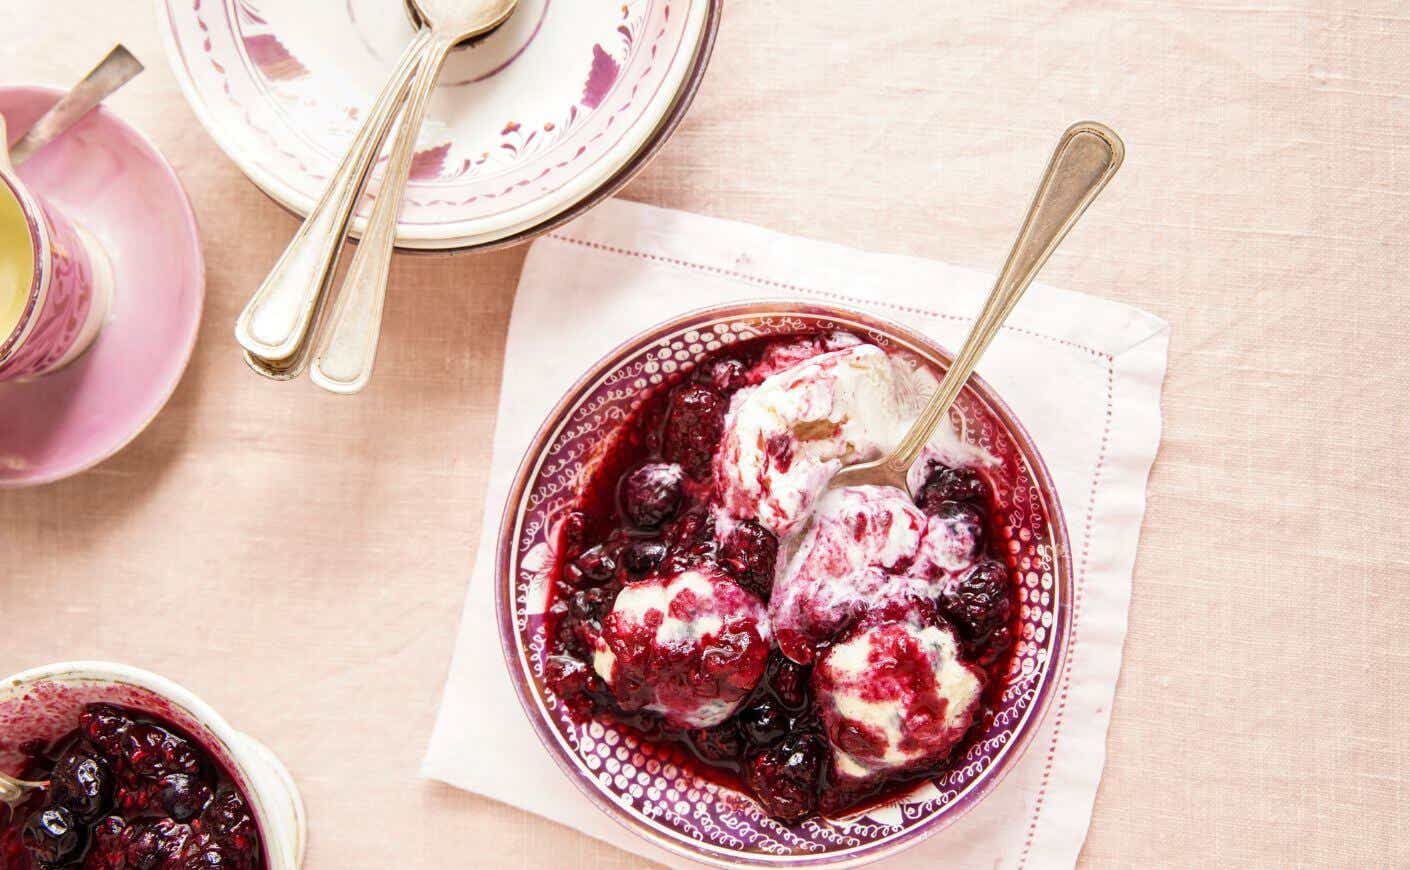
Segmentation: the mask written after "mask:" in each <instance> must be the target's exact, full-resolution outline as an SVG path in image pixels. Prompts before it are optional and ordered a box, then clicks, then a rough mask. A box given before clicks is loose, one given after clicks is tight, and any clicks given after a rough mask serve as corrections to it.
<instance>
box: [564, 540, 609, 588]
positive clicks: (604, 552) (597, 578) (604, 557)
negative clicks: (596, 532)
mask: <svg viewBox="0 0 1410 870" xmlns="http://www.w3.org/2000/svg"><path fill="white" fill-rule="evenodd" d="M573 564H574V565H575V566H576V567H577V569H578V571H579V572H580V573H581V574H582V575H583V577H584V578H586V579H588V580H590V581H592V582H593V583H606V582H607V581H608V580H611V579H612V578H613V577H614V576H616V574H617V559H616V558H615V557H614V556H613V555H612V551H611V550H609V549H608V548H607V546H606V545H604V544H598V545H597V546H595V547H590V548H588V549H587V550H585V551H583V554H582V555H581V556H579V557H578V558H577V559H576V560H575V561H574V562H573Z"/></svg>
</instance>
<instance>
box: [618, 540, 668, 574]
mask: <svg viewBox="0 0 1410 870" xmlns="http://www.w3.org/2000/svg"><path fill="white" fill-rule="evenodd" d="M664 558H666V545H665V544H663V543H661V542H660V541H637V542H636V543H634V544H632V545H631V546H629V547H627V548H626V549H625V550H623V551H622V564H623V565H625V566H626V568H627V570H628V571H630V572H631V573H633V574H635V575H637V576H638V577H644V576H645V575H647V574H650V573H651V572H652V571H654V570H656V566H657V565H659V564H661V560H662V559H664Z"/></svg>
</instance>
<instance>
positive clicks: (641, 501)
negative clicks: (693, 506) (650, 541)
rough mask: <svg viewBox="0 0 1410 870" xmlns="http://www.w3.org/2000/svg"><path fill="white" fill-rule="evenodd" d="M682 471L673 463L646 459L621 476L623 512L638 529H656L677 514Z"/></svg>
mask: <svg viewBox="0 0 1410 870" xmlns="http://www.w3.org/2000/svg"><path fill="white" fill-rule="evenodd" d="M684 494H685V474H684V472H682V471H681V467H680V466H679V465H676V464H674V463H665V462H648V463H647V464H646V465H643V466H641V467H640V468H638V469H636V470H635V471H633V472H632V473H631V474H628V475H627V476H626V477H624V478H622V484H621V501H622V512H623V513H625V514H626V515H627V519H629V520H631V521H632V524H633V525H635V526H636V527H637V528H640V529H655V528H658V527H659V526H660V525H661V524H662V523H664V522H666V521H667V520H669V519H670V518H671V517H674V516H675V515H676V511H677V510H679V509H680V506H681V500H682V498H683V497H684Z"/></svg>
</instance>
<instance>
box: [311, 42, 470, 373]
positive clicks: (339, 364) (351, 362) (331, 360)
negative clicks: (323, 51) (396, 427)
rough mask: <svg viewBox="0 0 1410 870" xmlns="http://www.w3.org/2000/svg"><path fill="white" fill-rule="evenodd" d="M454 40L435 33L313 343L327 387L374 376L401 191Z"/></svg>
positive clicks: (315, 368)
mask: <svg viewBox="0 0 1410 870" xmlns="http://www.w3.org/2000/svg"><path fill="white" fill-rule="evenodd" d="M454 44H455V43H454V41H453V40H447V39H444V38H437V40H436V41H435V42H434V43H433V45H432V46H431V48H430V50H429V51H428V53H427V54H428V56H427V59H426V62H425V63H424V64H422V66H421V72H420V74H419V75H418V76H417V79H416V83H415V84H414V85H412V88H411V96H410V97H408V98H407V101H406V105H405V106H404V107H403V110H402V112H401V121H400V123H399V124H398V125H397V134H396V138H395V139H394V140H393V142H392V148H391V157H390V158H388V160H387V172H386V175H385V176H384V177H383V179H382V186H381V188H380V189H379V190H378V192H377V201H376V202H375V203H374V204H373V206H372V215H371V217H369V218H368V220H367V232H365V233H363V235H362V240H361V241H360V242H358V245H357V252H356V253H354V254H353V259H352V263H351V264H349V265H348V271H347V274H346V275H344V276H343V286H342V290H341V291H340V292H339V293H338V298H337V302H336V303H335V304H334V308H333V313H332V314H331V315H329V318H328V323H327V325H326V327H325V328H324V330H323V333H322V335H320V336H319V338H318V343H317V346H316V347H315V349H314V352H313V362H312V364H311V365H310V366H309V377H310V378H312V379H313V382H314V383H315V384H317V385H318V386H320V387H322V388H323V389H325V390H328V391H329V392H333V393H340V394H343V395H352V394H354V393H358V392H360V391H361V390H362V389H363V387H366V386H367V382H368V381H369V380H370V379H371V378H372V367H373V366H374V365H375V364H376V361H377V343H378V340H379V339H380V337H381V335H382V307H383V304H384V303H385V302H386V299H387V275H388V272H389V271H390V269H391V263H392V253H393V251H394V250H395V245H396V238H397V217H398V215H399V214H400V213H401V207H402V194H403V192H404V191H405V190H406V181H407V177H408V176H409V175H410V173H411V161H412V158H413V157H414V156H415V153H416V139H417V135H418V134H419V133H420V131H421V124H422V122H423V121H424V120H425V119H426V108H427V106H428V105H429V104H430V100H431V94H432V92H433V91H435V89H436V80H437V79H438V78H439V77H440V73H441V66H442V65H443V64H444V63H445V59H446V57H447V55H449V54H450V49H451V47H452V46H454Z"/></svg>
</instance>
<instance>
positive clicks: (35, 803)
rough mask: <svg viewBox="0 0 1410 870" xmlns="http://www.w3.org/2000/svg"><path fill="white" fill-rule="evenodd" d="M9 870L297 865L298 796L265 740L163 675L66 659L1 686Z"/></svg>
mask: <svg viewBox="0 0 1410 870" xmlns="http://www.w3.org/2000/svg"><path fill="white" fill-rule="evenodd" d="M0 771H3V772H5V773H7V774H9V775H11V776H13V777H16V778H19V779H22V780H26V781H29V782H39V783H44V787H43V788H42V789H35V790H33V791H30V792H28V793H27V794H26V796H25V797H24V800H23V802H22V803H20V804H18V805H17V806H15V807H13V808H9V807H6V806H5V805H4V804H0V867H3V868H6V870H58V868H70V867H72V868H82V870H209V868H216V867H220V868H230V870H297V868H298V867H299V866H300V864H301V863H302V861H303V848H304V841H305V838H306V834H305V827H304V809H303V803H302V800H301V799H300V797H299V792H298V788H297V787H296V786H295V785H294V781H293V779H292V778H291V777H290V776H289V773H288V771H287V770H286V769H285V768H284V766H283V764H281V763H280V762H279V760H278V759H277V758H276V757H275V756H274V755H273V754H272V753H271V752H270V751H269V750H268V749H267V748H265V746H264V745H263V744H261V743H259V742H257V741H255V740H254V739H252V738H250V737H249V736H247V735H245V734H242V733H240V732H238V731H236V730H235V729H233V728H231V727H230V725H228V724H227V723H226V722H225V720H224V719H222V718H221V717H220V715H219V714H217V713H216V712H215V711H214V710H213V709H211V708H210V706H208V705H207V704H206V703H205V702H204V701H202V700H200V699H199V698H197V697H196V696H195V695H193V694H191V693H190V692H189V691H187V690H186V689H184V688H182V687H181V686H178V685H177V684H175V683H173V682H171V681H170V680H167V679H165V678H163V677H159V676H157V675H156V674H152V673H148V672H146V671H142V670H138V669H136V668H132V667H128V666H126V665H119V664H113V663H109V662H66V663H61V664H55V665H48V666H45V667H41V668H35V669H33V670H29V671H25V672H23V673H20V674H16V675H14V676H12V677H9V678H7V679H5V680H4V681H3V682H0Z"/></svg>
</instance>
